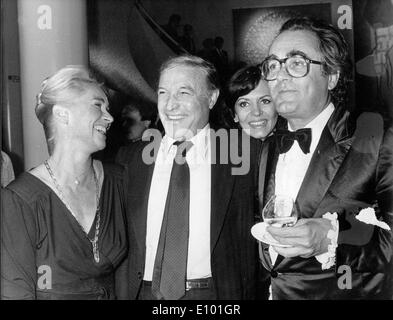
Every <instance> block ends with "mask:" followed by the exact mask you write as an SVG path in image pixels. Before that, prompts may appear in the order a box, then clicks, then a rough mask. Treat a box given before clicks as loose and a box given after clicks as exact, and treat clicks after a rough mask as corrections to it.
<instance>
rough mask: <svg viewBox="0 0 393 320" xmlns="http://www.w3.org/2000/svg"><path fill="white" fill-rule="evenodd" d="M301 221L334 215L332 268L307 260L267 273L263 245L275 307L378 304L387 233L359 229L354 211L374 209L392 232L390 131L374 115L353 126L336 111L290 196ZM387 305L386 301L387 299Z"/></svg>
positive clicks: (385, 278)
mask: <svg viewBox="0 0 393 320" xmlns="http://www.w3.org/2000/svg"><path fill="white" fill-rule="evenodd" d="M264 148H267V149H266V150H265V152H262V153H261V154H262V157H261V165H265V171H264V172H263V174H262V177H260V179H264V183H262V184H261V183H260V188H263V190H259V194H263V199H260V200H261V201H262V205H264V204H266V202H267V200H268V199H270V197H271V196H272V195H273V194H274V190H275V171H276V165H277V160H278V156H279V151H278V149H277V145H276V140H275V138H274V136H273V137H271V138H269V139H267V140H266V141H265V143H264V145H263V147H262V150H264ZM296 204H297V206H298V209H299V212H300V218H321V217H322V216H323V215H324V214H325V213H327V212H331V213H333V212H337V214H338V221H339V235H338V247H337V250H336V264H335V266H334V267H332V268H330V269H328V270H322V269H321V264H320V263H319V262H318V261H317V260H316V259H315V257H311V258H307V259H306V258H301V257H294V258H284V257H282V256H280V255H279V256H278V258H277V260H276V262H275V264H274V265H272V262H271V259H270V255H269V253H268V245H263V250H262V251H263V254H262V262H263V265H264V267H265V268H266V269H267V270H268V271H270V273H271V282H272V288H273V298H275V299H346V298H348V299H365V298H369V299H371V298H385V297H386V294H388V293H387V289H388V290H390V288H391V286H392V283H391V275H392V262H391V260H392V253H393V252H392V250H393V246H392V239H393V236H392V231H388V230H384V229H382V228H380V227H378V226H374V225H372V224H366V223H363V222H360V221H358V220H357V219H356V218H355V216H356V215H357V214H358V213H359V211H360V210H361V209H364V208H369V207H374V208H375V212H376V216H377V218H378V219H379V220H383V221H384V222H385V223H387V225H388V226H390V228H391V229H392V228H393V128H392V126H388V125H384V123H383V120H382V117H381V116H380V115H378V114H375V113H363V114H361V115H360V116H359V117H358V118H357V119H354V118H352V116H351V115H350V113H348V112H347V111H345V110H343V109H340V108H336V109H335V111H334V113H333V114H332V116H331V118H330V119H329V121H328V123H327V125H326V126H325V128H324V130H323V132H322V135H321V138H320V141H319V144H318V145H317V148H316V150H315V152H314V154H313V156H312V159H311V162H310V165H309V167H308V170H307V172H306V175H305V177H304V180H303V182H302V184H301V187H300V190H299V193H298V195H297V199H296ZM390 297H391V293H390Z"/></svg>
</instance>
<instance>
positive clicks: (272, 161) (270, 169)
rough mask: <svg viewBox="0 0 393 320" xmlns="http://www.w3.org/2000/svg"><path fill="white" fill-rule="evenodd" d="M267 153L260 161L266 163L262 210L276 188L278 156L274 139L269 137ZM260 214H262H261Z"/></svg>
mask: <svg viewBox="0 0 393 320" xmlns="http://www.w3.org/2000/svg"><path fill="white" fill-rule="evenodd" d="M267 143H268V146H267V147H268V148H269V152H268V154H267V159H262V158H261V161H267V164H266V173H265V184H264V197H263V203H262V204H261V206H262V208H263V207H264V206H265V205H266V203H267V202H268V201H269V200H270V198H271V197H272V196H273V195H274V192H275V188H276V182H275V179H276V166H277V162H278V156H279V155H280V153H279V151H278V148H277V144H276V139H275V138H274V136H273V137H271V138H270V139H269V140H267ZM261 213H262V212H261Z"/></svg>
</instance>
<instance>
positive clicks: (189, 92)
mask: <svg viewBox="0 0 393 320" xmlns="http://www.w3.org/2000/svg"><path fill="white" fill-rule="evenodd" d="M218 95H219V87H218V79H217V75H216V70H215V68H214V67H213V66H212V65H211V64H210V63H208V62H206V61H204V60H203V59H201V58H199V57H193V56H179V57H176V58H173V59H170V60H169V61H167V62H166V63H164V65H163V66H162V68H161V71H160V79H159V86H158V110H159V116H160V120H161V122H162V124H163V126H164V128H165V136H164V137H163V138H162V140H161V139H153V141H152V142H151V143H149V142H145V141H140V142H137V143H135V144H133V145H132V146H130V147H128V148H125V149H124V148H123V149H122V150H120V152H119V155H118V157H117V160H118V162H120V163H123V164H125V165H126V166H127V168H128V172H129V179H128V181H129V186H128V200H129V201H128V204H129V206H128V227H129V240H130V243H129V245H130V250H129V258H128V261H127V266H126V267H125V268H123V269H122V271H121V272H119V273H118V282H117V283H118V284H119V286H120V287H119V290H118V292H119V291H121V292H119V296H120V298H128V299H146V300H154V299H168V300H169V299H171V300H176V299H204V300H212V299H253V298H254V295H255V292H254V287H255V278H256V275H255V272H256V267H257V265H256V256H257V254H256V243H255V242H254V241H253V239H252V237H251V234H250V228H251V226H252V224H253V219H254V217H253V186H252V177H251V174H250V173H247V174H240V175H235V174H234V171H233V169H235V167H236V166H235V165H234V164H232V163H231V159H232V158H231V157H229V159H228V160H229V163H228V162H227V161H225V159H222V158H221V157H220V158H217V157H218V155H221V154H222V152H221V151H225V150H223V149H222V148H221V149H220V145H221V144H220V143H215V141H216V140H214V139H213V136H214V132H213V131H212V130H210V129H211V128H210V125H209V113H210V110H211V109H212V108H213V106H214V104H215V103H216V100H217V98H218ZM213 140H214V141H213ZM223 145H225V144H223ZM229 145H232V146H233V144H231V143H230V144H229ZM216 147H217V148H216ZM224 148H225V147H224ZM179 150H181V152H179ZM150 151H153V154H151V153H150ZM226 151H228V150H226ZM236 152H237V150H236ZM224 154H225V152H224ZM226 155H227V156H228V152H226ZM216 156H217V157H216ZM179 158H180V159H181V161H180V163H177V159H179ZM247 160H248V159H245V161H247ZM238 169H239V168H238ZM243 173H244V172H243ZM174 182H176V183H174ZM173 199H175V201H172V200H173ZM172 246H174V248H173V249H171V247H172ZM123 267H124V266H123ZM124 269H126V270H124ZM124 271H125V272H124Z"/></svg>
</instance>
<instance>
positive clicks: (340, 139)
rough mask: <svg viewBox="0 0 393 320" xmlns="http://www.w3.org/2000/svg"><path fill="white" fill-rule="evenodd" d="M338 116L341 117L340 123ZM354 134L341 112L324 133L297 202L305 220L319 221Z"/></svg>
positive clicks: (332, 118)
mask: <svg viewBox="0 0 393 320" xmlns="http://www.w3.org/2000/svg"><path fill="white" fill-rule="evenodd" d="M338 115H341V118H340V120H339V121H337V120H338V119H337V117H338ZM352 130H353V128H352V126H351V122H350V121H349V113H347V112H342V110H337V112H335V113H334V114H333V115H332V117H331V119H330V120H329V122H328V124H327V125H326V126H325V128H324V130H323V131H322V134H321V138H320V140H319V143H318V145H317V148H316V149H315V151H314V154H313V156H312V158H311V161H310V165H309V167H308V169H307V172H306V175H305V177H304V179H303V182H302V185H301V187H300V190H299V192H298V196H297V199H296V205H297V207H298V208H299V210H300V215H301V217H306V218H310V217H315V212H316V211H317V209H318V206H319V204H320V202H321V201H322V199H323V197H324V195H325V194H326V192H327V190H328V189H329V187H330V184H331V183H332V181H333V179H334V177H335V175H336V173H337V170H338V169H339V168H340V166H341V164H342V162H343V160H344V158H345V156H346V154H347V153H348V151H349V149H350V147H351V145H352V141H353V138H352V137H351V136H352Z"/></svg>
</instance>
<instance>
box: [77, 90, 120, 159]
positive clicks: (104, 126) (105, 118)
mask: <svg viewBox="0 0 393 320" xmlns="http://www.w3.org/2000/svg"><path fill="white" fill-rule="evenodd" d="M75 96H76V98H74V99H72V103H71V105H70V108H69V110H70V130H72V132H71V134H72V137H73V139H75V144H76V143H78V142H80V143H81V144H82V145H83V146H85V147H86V148H87V149H88V150H86V151H88V152H96V151H98V150H102V149H104V148H105V145H106V133H107V130H108V129H109V127H110V124H111V123H112V122H113V117H112V116H111V115H110V114H109V111H108V99H107V97H106V95H105V93H104V92H103V91H102V90H101V89H100V88H99V87H96V86H89V87H87V89H86V90H85V91H83V92H82V94H79V95H75Z"/></svg>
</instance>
